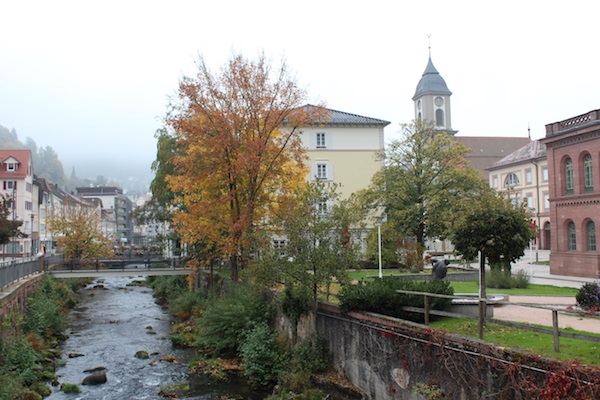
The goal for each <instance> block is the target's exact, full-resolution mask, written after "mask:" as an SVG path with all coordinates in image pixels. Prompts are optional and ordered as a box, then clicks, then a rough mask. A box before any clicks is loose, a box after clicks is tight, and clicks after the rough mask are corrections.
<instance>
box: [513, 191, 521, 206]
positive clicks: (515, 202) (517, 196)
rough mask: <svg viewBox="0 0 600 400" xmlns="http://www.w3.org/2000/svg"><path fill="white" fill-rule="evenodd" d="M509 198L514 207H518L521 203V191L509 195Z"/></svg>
mask: <svg viewBox="0 0 600 400" xmlns="http://www.w3.org/2000/svg"><path fill="white" fill-rule="evenodd" d="M510 200H511V203H512V204H513V205H514V206H515V207H519V206H520V205H521V193H515V194H514V195H512V196H510Z"/></svg>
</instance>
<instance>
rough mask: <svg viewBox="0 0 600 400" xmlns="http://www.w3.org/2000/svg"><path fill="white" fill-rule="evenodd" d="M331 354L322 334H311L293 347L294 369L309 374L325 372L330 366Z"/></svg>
mask: <svg viewBox="0 0 600 400" xmlns="http://www.w3.org/2000/svg"><path fill="white" fill-rule="evenodd" d="M331 362H332V355H331V352H330V351H329V346H328V345H327V340H326V339H325V338H324V337H323V336H319V335H311V336H309V337H307V338H306V339H305V340H304V341H303V342H301V343H299V344H297V345H296V347H294V350H293V365H294V367H293V368H294V369H295V370H299V371H304V372H308V373H310V374H314V373H318V372H325V371H327V370H328V369H329V368H330V367H331Z"/></svg>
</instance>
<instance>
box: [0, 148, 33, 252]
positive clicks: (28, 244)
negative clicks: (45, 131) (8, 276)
mask: <svg viewBox="0 0 600 400" xmlns="http://www.w3.org/2000/svg"><path fill="white" fill-rule="evenodd" d="M0 194H2V195H3V196H5V197H7V198H10V199H11V201H10V207H11V210H10V211H11V216H10V217H11V218H12V220H13V221H21V222H22V224H21V227H20V231H21V233H22V234H23V235H22V237H16V238H13V239H12V240H11V242H10V243H8V244H6V245H4V246H1V247H2V248H1V249H0V250H1V251H2V256H3V257H4V258H5V257H26V256H32V255H35V254H36V252H37V249H36V248H35V243H36V238H35V236H36V234H37V232H34V229H33V227H34V225H35V221H34V219H35V218H36V208H35V207H37V203H36V202H34V191H33V167H32V163H31V150H0Z"/></svg>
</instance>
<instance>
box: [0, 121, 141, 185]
mask: <svg viewBox="0 0 600 400" xmlns="http://www.w3.org/2000/svg"><path fill="white" fill-rule="evenodd" d="M0 149H2V150H10V149H28V150H31V155H32V162H33V172H34V174H35V175H36V176H38V177H40V178H45V179H47V180H48V181H50V182H52V183H55V184H57V185H59V186H60V187H61V188H64V189H66V190H68V191H71V190H74V189H75V187H78V186H89V185H109V186H119V187H121V188H123V189H124V190H126V191H128V192H140V193H145V192H147V191H148V188H149V186H150V181H151V180H152V174H151V171H150V169H149V168H148V167H145V166H142V167H141V168H134V167H131V166H128V167H127V168H124V167H123V166H122V165H121V166H119V165H118V164H117V163H115V162H114V160H113V162H111V163H108V164H107V165H105V166H103V168H104V169H103V170H102V171H100V173H98V172H96V174H95V176H89V175H88V176H86V173H87V174H90V173H92V172H93V171H94V169H97V168H98V166H97V164H94V165H93V166H90V165H86V162H85V160H81V161H79V162H78V163H77V165H75V166H73V168H72V169H71V171H68V172H69V175H67V174H66V173H65V170H64V166H63V163H62V161H61V159H60V157H59V155H58V154H57V153H56V151H54V149H53V148H52V147H51V146H45V147H43V146H42V147H38V145H37V143H36V142H35V141H34V140H33V139H31V138H29V137H28V138H27V139H26V140H25V142H22V141H21V140H20V139H19V137H18V135H17V132H16V130H15V129H14V128H13V129H12V130H9V129H8V128H6V127H4V126H2V125H0ZM82 172H83V176H84V177H83V178H81V177H79V176H78V173H79V174H81V173H82Z"/></svg>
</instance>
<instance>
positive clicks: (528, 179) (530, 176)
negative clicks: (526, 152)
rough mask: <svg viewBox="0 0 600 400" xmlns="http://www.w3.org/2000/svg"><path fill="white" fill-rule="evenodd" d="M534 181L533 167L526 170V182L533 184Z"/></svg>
mask: <svg viewBox="0 0 600 400" xmlns="http://www.w3.org/2000/svg"><path fill="white" fill-rule="evenodd" d="M532 183H533V174H532V173H531V169H526V170H525V184H527V185H531V184H532Z"/></svg>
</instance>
